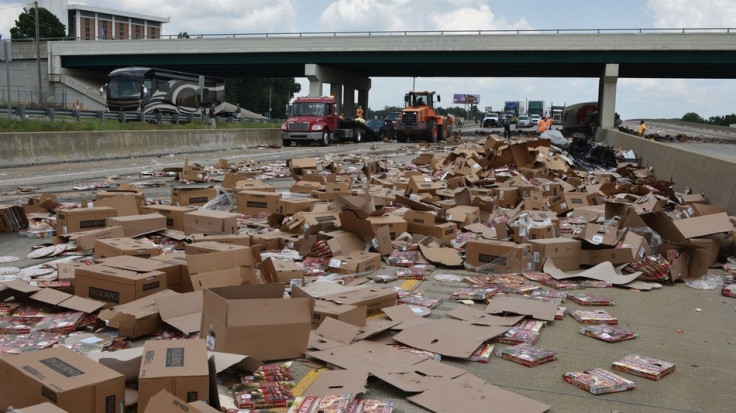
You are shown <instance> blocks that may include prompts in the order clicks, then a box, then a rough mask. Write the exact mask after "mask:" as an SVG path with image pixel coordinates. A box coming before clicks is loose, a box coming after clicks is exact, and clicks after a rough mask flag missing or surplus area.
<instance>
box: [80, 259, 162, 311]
mask: <svg viewBox="0 0 736 413" xmlns="http://www.w3.org/2000/svg"><path fill="white" fill-rule="evenodd" d="M75 276H76V281H75V285H74V293H75V294H76V295H78V296H80V297H86V298H92V299H95V300H100V301H104V302H107V303H112V304H125V303H129V302H131V301H135V300H137V299H139V298H143V297H145V296H148V295H151V294H154V293H157V292H159V291H163V290H164V289H165V288H166V274H165V273H163V272H161V271H151V272H147V273H137V272H134V271H128V270H123V269H119V268H113V267H108V266H106V265H103V264H95V265H89V266H86V267H81V268H78V269H77V270H76V271H75Z"/></svg>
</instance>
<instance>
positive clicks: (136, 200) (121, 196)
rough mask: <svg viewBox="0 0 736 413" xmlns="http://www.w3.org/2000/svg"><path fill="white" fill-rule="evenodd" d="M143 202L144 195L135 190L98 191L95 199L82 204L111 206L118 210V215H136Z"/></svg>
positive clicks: (139, 211)
mask: <svg viewBox="0 0 736 413" xmlns="http://www.w3.org/2000/svg"><path fill="white" fill-rule="evenodd" d="M144 203H145V196H144V195H143V194H142V193H136V192H109V191H105V192H98V193H97V199H96V200H95V201H92V202H88V203H86V204H85V205H84V206H86V207H88V208H91V207H103V206H106V207H111V208H115V209H116V210H117V211H118V215H117V216H119V217H122V216H126V215H138V214H140V213H141V206H142V205H143V204H144Z"/></svg>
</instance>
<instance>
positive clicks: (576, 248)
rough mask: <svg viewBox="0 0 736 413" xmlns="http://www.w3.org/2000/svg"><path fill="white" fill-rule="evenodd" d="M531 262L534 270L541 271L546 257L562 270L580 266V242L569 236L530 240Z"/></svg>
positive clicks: (574, 268) (575, 268)
mask: <svg viewBox="0 0 736 413" xmlns="http://www.w3.org/2000/svg"><path fill="white" fill-rule="evenodd" d="M529 245H531V249H532V262H533V263H534V269H535V270H536V271H542V270H543V268H544V262H545V261H546V260H547V258H552V260H553V261H554V264H555V266H556V267H557V268H559V269H561V270H563V271H570V270H577V269H579V268H580V248H581V242H580V241H579V240H576V239H570V238H547V239H537V240H530V241H529Z"/></svg>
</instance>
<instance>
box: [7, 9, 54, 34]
mask: <svg viewBox="0 0 736 413" xmlns="http://www.w3.org/2000/svg"><path fill="white" fill-rule="evenodd" d="M38 34H39V37H40V38H41V39H60V38H63V37H65V36H66V26H64V25H63V24H62V23H61V21H59V19H58V18H57V17H56V16H55V15H54V14H53V13H51V12H50V11H48V9H45V8H43V7H39V8H38ZM10 38H11V39H18V40H35V39H36V9H35V7H31V8H30V9H28V10H26V9H25V8H24V9H23V13H21V14H20V16H18V20H16V21H15V26H14V27H11V28H10Z"/></svg>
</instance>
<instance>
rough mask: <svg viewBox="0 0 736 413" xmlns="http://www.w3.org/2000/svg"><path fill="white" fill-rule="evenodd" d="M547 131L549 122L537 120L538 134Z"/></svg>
mask: <svg viewBox="0 0 736 413" xmlns="http://www.w3.org/2000/svg"><path fill="white" fill-rule="evenodd" d="M547 129H549V122H548V121H546V120H544V119H540V120H539V133H542V132H545V131H546V130H547Z"/></svg>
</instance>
